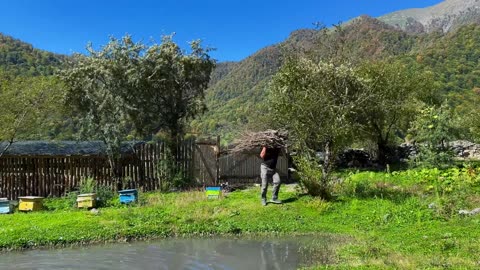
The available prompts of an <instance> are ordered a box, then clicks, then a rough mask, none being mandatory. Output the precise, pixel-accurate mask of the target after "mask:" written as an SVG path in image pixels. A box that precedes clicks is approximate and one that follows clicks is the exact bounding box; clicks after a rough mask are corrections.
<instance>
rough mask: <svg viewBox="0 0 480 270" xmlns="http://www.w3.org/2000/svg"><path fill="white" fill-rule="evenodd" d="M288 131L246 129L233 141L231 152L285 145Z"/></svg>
mask: <svg viewBox="0 0 480 270" xmlns="http://www.w3.org/2000/svg"><path fill="white" fill-rule="evenodd" d="M287 140H288V133H287V131H285V130H273V129H269V130H266V131H261V132H251V131H247V132H245V133H243V135H242V136H240V138H238V139H237V140H235V141H234V145H235V147H234V148H232V149H231V150H230V152H232V153H242V152H248V151H252V150H255V149H258V148H259V147H263V146H266V147H271V148H277V147H279V148H283V147H286V146H287Z"/></svg>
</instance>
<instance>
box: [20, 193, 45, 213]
mask: <svg viewBox="0 0 480 270" xmlns="http://www.w3.org/2000/svg"><path fill="white" fill-rule="evenodd" d="M18 199H19V200H20V201H19V204H18V210H20V211H38V210H42V208H43V197H38V196H25V197H18Z"/></svg>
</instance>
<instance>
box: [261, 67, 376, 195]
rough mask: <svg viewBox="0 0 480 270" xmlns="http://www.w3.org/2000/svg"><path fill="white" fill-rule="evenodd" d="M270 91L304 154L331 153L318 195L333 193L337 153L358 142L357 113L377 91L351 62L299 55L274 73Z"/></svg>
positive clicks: (276, 116)
mask: <svg viewBox="0 0 480 270" xmlns="http://www.w3.org/2000/svg"><path fill="white" fill-rule="evenodd" d="M269 94H270V99H269V107H270V108H271V111H270V117H271V119H272V120H273V124H275V125H278V127H282V128H285V129H287V130H288V131H289V132H290V134H291V138H292V139H293V141H294V147H295V149H297V151H298V152H299V155H298V156H299V157H300V158H302V157H307V159H312V158H313V157H314V156H315V155H316V152H317V151H319V150H321V151H323V152H324V153H325V155H324V160H323V166H322V173H321V174H322V176H321V179H320V183H319V184H320V187H319V188H318V192H319V194H318V195H321V196H322V197H328V196H329V192H328V187H329V175H330V171H331V169H332V165H333V161H334V159H333V157H334V156H335V153H337V152H338V151H339V150H341V149H342V148H343V147H345V146H346V145H348V144H349V143H351V142H352V138H353V136H354V134H355V131H356V130H357V129H358V124H357V123H356V122H355V117H354V114H355V112H356V111H358V110H359V108H361V107H364V106H365V105H366V104H368V102H369V99H370V97H371V93H370V92H369V88H368V87H366V82H365V81H364V80H362V79H361V77H360V76H358V74H357V73H356V72H355V70H354V69H353V68H351V67H349V66H347V65H343V64H342V65H338V66H336V65H334V64H332V63H325V62H320V63H315V62H313V61H311V60H307V59H305V58H295V59H289V60H288V61H287V62H286V64H285V65H284V66H283V67H282V68H281V69H280V71H279V72H278V73H277V74H276V75H275V76H274V78H273V80H272V83H271V86H270V92H269Z"/></svg>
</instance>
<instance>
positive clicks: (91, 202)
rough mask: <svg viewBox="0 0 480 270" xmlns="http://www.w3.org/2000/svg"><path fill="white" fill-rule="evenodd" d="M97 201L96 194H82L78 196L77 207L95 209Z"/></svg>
mask: <svg viewBox="0 0 480 270" xmlns="http://www.w3.org/2000/svg"><path fill="white" fill-rule="evenodd" d="M96 199H97V194H95V193H86V194H80V195H78V196H77V206H78V208H93V207H95V202H96Z"/></svg>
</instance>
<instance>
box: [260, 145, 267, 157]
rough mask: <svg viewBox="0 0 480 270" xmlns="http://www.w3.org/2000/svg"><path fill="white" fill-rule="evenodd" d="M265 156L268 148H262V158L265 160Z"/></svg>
mask: <svg viewBox="0 0 480 270" xmlns="http://www.w3.org/2000/svg"><path fill="white" fill-rule="evenodd" d="M265 154H267V147H265V146H264V147H263V148H262V152H260V157H261V158H262V159H263V158H265Z"/></svg>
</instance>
